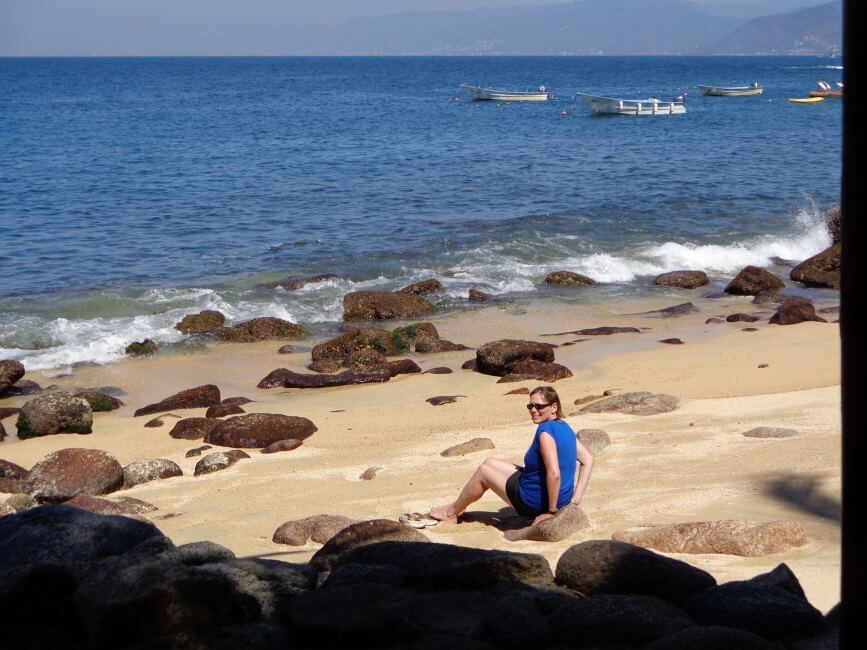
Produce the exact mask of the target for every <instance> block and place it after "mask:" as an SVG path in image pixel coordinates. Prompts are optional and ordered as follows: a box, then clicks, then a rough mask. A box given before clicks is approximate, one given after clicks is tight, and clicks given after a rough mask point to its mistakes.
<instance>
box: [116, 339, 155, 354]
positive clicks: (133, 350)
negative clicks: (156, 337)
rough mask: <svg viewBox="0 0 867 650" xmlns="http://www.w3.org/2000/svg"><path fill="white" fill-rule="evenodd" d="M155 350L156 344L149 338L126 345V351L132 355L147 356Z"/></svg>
mask: <svg viewBox="0 0 867 650" xmlns="http://www.w3.org/2000/svg"><path fill="white" fill-rule="evenodd" d="M156 351H157V344H156V343H154V342H153V341H152V340H151V339H145V340H144V341H138V342H133V343H130V344H129V345H128V346H126V350H124V352H126V353H127V354H128V355H130V356H133V357H149V356H151V355H152V354H154V353H155V352H156Z"/></svg>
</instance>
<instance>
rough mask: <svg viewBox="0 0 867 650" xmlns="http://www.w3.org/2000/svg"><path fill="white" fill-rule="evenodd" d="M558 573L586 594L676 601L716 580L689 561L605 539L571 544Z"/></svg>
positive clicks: (564, 581)
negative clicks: (648, 597)
mask: <svg viewBox="0 0 867 650" xmlns="http://www.w3.org/2000/svg"><path fill="white" fill-rule="evenodd" d="M555 576H556V580H557V584H559V585H563V586H566V587H569V588H570V589H574V590H576V591H578V592H580V593H582V594H584V595H586V596H592V595H596V594H644V595H648V596H655V597H657V598H661V599H663V600H667V601H669V602H671V603H674V604H676V605H680V604H682V603H683V602H684V601H686V600H687V599H688V598H689V597H690V596H692V595H693V594H697V593H701V592H703V591H705V590H707V589H710V588H711V587H713V586H714V585H715V584H716V580H714V578H713V576H711V575H710V574H709V573H707V572H705V571H702V570H701V569H698V568H696V567H693V566H690V565H689V564H687V563H686V562H681V561H680V560H675V559H673V558H668V557H665V556H663V555H659V554H657V553H654V552H652V551H648V550H647V549H644V548H641V547H640V546H634V545H632V544H627V543H626V542H618V541H612V540H602V539H597V540H590V541H587V542H582V543H580V544H576V545H574V546H572V547H570V548H568V549H567V550H566V551H565V552H564V553H563V555H561V556H560V559H559V561H558V562H557V570H556V573H555Z"/></svg>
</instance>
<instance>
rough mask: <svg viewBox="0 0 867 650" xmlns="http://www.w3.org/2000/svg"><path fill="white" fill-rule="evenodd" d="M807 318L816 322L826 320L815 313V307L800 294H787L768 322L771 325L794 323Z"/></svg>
mask: <svg viewBox="0 0 867 650" xmlns="http://www.w3.org/2000/svg"><path fill="white" fill-rule="evenodd" d="M809 320H811V321H816V322H818V323H827V322H828V321H826V320H825V319H824V318H822V317H821V316H819V315H817V314H816V307H815V306H814V305H813V303H812V302H810V301H809V300H807V299H806V298H801V297H800V296H789V297H788V298H786V299H785V300H784V301H783V304H781V305H780V306H779V307H778V308H777V311H776V312H775V313H774V315H773V316H771V318H770V320H768V322H769V323H771V324H772V325H796V324H798V323H803V322H804V321H809Z"/></svg>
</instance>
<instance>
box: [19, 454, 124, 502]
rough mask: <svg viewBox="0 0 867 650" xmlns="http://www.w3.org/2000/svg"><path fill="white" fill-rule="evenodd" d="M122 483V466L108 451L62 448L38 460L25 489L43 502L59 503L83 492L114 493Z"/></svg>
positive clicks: (26, 481)
mask: <svg viewBox="0 0 867 650" xmlns="http://www.w3.org/2000/svg"><path fill="white" fill-rule="evenodd" d="M122 485H123V467H122V466H121V464H120V463H119V462H117V459H116V458H115V457H114V456H112V455H111V454H110V453H108V452H107V451H102V450H99V449H77V448H70V449H60V450H59V451H55V452H53V453H50V454H48V455H47V456H45V457H44V458H43V459H42V460H40V461H39V462H37V463H36V464H35V465H34V466H33V468H32V469H31V470H30V473H29V474H28V475H27V478H26V479H25V480H24V491H25V492H26V493H27V494H29V495H30V496H32V497H33V498H34V499H36V500H37V501H39V502H40V503H59V502H61V501H66V500H67V499H71V498H73V497H77V496H79V495H82V494H89V495H99V494H108V493H109V492H114V491H115V490H117V489H119V488H120V487H121V486H122Z"/></svg>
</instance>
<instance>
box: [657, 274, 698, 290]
mask: <svg viewBox="0 0 867 650" xmlns="http://www.w3.org/2000/svg"><path fill="white" fill-rule="evenodd" d="M708 282H709V280H708V278H707V273H705V272H704V271H669V272H668V273H662V274H660V275H657V276H656V277H655V278H654V280H653V284H658V285H660V286H663V287H676V288H678V289H695V288H697V287H703V286H704V285H706V284H707V283H708Z"/></svg>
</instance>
